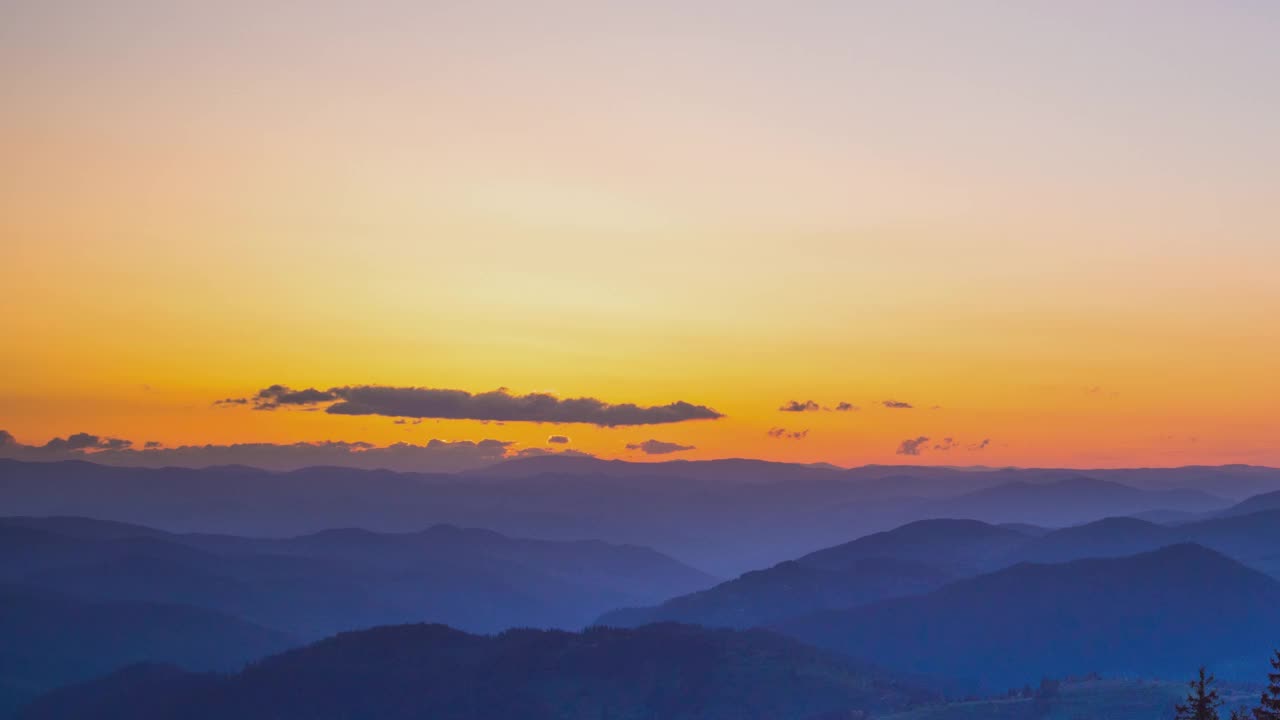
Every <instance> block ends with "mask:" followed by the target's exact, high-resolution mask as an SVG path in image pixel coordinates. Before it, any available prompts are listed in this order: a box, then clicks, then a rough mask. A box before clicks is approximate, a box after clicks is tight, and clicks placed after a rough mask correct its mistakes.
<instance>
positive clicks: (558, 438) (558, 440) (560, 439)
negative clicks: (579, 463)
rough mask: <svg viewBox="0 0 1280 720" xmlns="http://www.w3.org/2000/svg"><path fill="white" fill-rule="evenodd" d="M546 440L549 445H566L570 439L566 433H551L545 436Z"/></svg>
mask: <svg viewBox="0 0 1280 720" xmlns="http://www.w3.org/2000/svg"><path fill="white" fill-rule="evenodd" d="M547 442H548V443H549V444H551V445H568V444H569V442H570V440H569V436H568V435H552V436H551V437H549V438H547Z"/></svg>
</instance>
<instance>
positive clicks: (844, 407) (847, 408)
mask: <svg viewBox="0 0 1280 720" xmlns="http://www.w3.org/2000/svg"><path fill="white" fill-rule="evenodd" d="M861 409H862V408H860V407H858V406H857V405H854V404H853V403H849V402H841V403H840V404H838V405H836V412H857V411H859V410H861Z"/></svg>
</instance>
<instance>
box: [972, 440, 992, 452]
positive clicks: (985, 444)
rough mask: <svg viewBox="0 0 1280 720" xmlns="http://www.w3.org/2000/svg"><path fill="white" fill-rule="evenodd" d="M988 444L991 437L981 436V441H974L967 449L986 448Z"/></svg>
mask: <svg viewBox="0 0 1280 720" xmlns="http://www.w3.org/2000/svg"><path fill="white" fill-rule="evenodd" d="M990 444H991V438H983V440H982V442H979V443H974V444H972V445H970V446H969V449H970V450H986V449H987V446H988V445H990Z"/></svg>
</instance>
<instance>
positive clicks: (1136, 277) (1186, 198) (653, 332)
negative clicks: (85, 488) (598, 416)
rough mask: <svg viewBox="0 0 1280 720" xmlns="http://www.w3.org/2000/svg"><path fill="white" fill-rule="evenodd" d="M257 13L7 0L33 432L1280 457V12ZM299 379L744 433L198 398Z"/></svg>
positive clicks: (1015, 6) (200, 438)
mask: <svg viewBox="0 0 1280 720" xmlns="http://www.w3.org/2000/svg"><path fill="white" fill-rule="evenodd" d="M258 5H260V3H248V2H223V3H194V2H182V1H178V2H173V1H172V0H169V1H166V2H127V1H124V2H111V3H103V2H89V1H85V2H60V1H58V0H40V1H34V0H31V1H28V0H9V1H8V2H5V3H3V7H2V8H0V157H3V158H4V172H3V173H0V242H2V243H3V256H2V257H3V262H0V288H2V289H3V295H4V298H5V311H4V312H3V313H0V337H3V338H4V341H3V342H2V343H0V428H4V429H6V430H8V431H9V432H11V433H13V435H14V436H16V437H17V438H18V439H19V440H20V441H22V442H25V443H30V444H40V443H43V442H45V441H46V440H48V439H49V438H51V437H55V436H65V435H68V434H69V433H73V432H78V431H88V432H93V433H98V434H102V435H111V436H117V437H123V438H129V439H132V440H134V441H135V442H137V443H139V444H141V443H142V442H143V441H145V440H150V441H158V442H160V443H164V444H166V445H178V444H185V443H236V442H277V443H283V442H296V441H318V440H324V439H336V440H364V441H370V442H374V443H378V444H385V443H391V442H398V441H405V442H414V443H423V442H426V440H428V439H430V438H439V439H443V440H460V439H471V440H480V439H483V438H495V439H501V440H510V441H515V442H516V443H518V446H516V447H544V446H545V445H546V438H547V437H548V436H549V435H553V434H555V435H566V436H569V437H570V438H571V439H572V442H571V444H570V445H569V447H571V448H576V449H579V450H582V451H586V452H591V453H595V454H598V455H601V456H605V457H623V458H640V457H644V456H643V455H642V454H641V453H640V452H638V451H634V450H627V449H626V448H625V446H626V445H627V444H636V443H639V442H641V441H644V440H648V439H658V440H662V441H665V442H674V443H680V444H684V445H691V446H695V447H696V449H695V450H689V451H684V452H681V453H678V454H672V455H670V456H664V457H687V458H712V457H726V456H746V457H759V458H768V459H778V460H795V461H827V462H833V463H838V464H845V465H848V464H860V463H867V462H913V463H916V462H920V463H946V464H979V463H981V464H991V465H1009V464H1017V465H1074V466H1117V465H1179V464H1190V463H1225V462H1247V463H1255V464H1271V465H1280V442H1277V440H1278V436H1280V419H1277V411H1278V410H1280V373H1278V372H1277V369H1278V368H1280V323H1277V316H1278V315H1280V282H1278V281H1277V278H1278V277H1280V83H1277V77H1280V51H1278V50H1277V46H1276V38H1277V37H1280V4H1277V3H1271V2H1260V1H1258V0H1235V1H1231V0H1224V1H1223V2H1183V1H1180V0H1167V1H1161V2H1154V1H1153V2H1105V3H1104V2H1053V3H1050V2H982V1H976V2H965V3H957V2H941V1H939V2H875V3H872V2H865V3H859V2H794V3H781V2H742V1H735V2H728V1H726V2H693V3H690V2H667V1H665V0H658V1H655V2H645V3H633V2H628V3H622V2H605V1H602V0H589V1H588V0H583V1H581V2H523V1H514V0H513V1H510V2H474V1H473V2H457V3H453V2H370V3H325V2H307V3H288V2H280V3H265V4H264V5H269V6H270V7H268V8H263V7H258ZM275 383H282V384H286V385H289V386H291V387H294V388H306V387H311V386H315V387H318V388H322V389H323V388H329V387H333V386H347V385H365V384H374V385H390V386H412V387H428V388H456V389H462V390H467V391H470V392H483V391H489V390H493V389H495V388H499V387H506V388H510V389H511V391H512V392H513V393H520V394H523V393H528V392H535V391H546V392H551V393H555V394H556V395H559V396H561V397H578V396H589V397H595V398H599V399H601V400H604V401H606V402H611V403H625V402H634V403H639V404H642V405H650V404H666V403H669V402H672V401H676V400H684V401H687V402H691V403H696V404H700V405H707V406H710V407H713V408H715V409H716V410H718V411H719V412H722V413H724V414H725V417H724V418H722V419H719V420H713V421H708V420H702V421H691V422H681V423H673V424H667V425H658V426H645V427H622V428H600V427H596V426H593V425H587V424H570V425H556V426H553V425H546V424H536V423H523V422H508V423H505V424H503V425H494V424H487V425H486V424H482V423H480V422H476V421H468V420H432V419H428V420H425V421H424V422H422V423H421V424H417V425H414V424H396V423H395V422H394V421H393V420H392V419H391V418H389V417H381V416H358V417H345V416H335V415H332V414H326V413H322V412H304V411H298V410H277V411H275V412H262V411H255V410H252V409H249V408H248V407H247V406H238V407H215V406H214V405H213V404H212V403H213V401H214V400H217V399H220V398H225V397H246V396H252V395H253V394H254V393H255V392H256V391H257V390H259V389H260V388H264V387H267V386H269V385H272V384H275ZM791 400H798V401H806V400H814V401H815V402H817V403H819V404H821V405H826V406H834V405H835V404H836V403H838V402H842V401H843V402H849V403H852V404H854V405H857V406H859V407H861V410H859V411H857V412H846V413H837V412H825V411H821V410H819V411H816V412H807V413H783V412H779V411H778V407H779V406H781V405H782V404H783V403H785V402H787V401H791ZM886 400H897V401H902V402H908V403H910V404H912V405H913V406H914V407H913V408H912V409H891V408H887V407H884V405H883V404H882V403H883V401H886ZM777 427H781V428H786V429H788V430H789V431H802V430H808V431H809V432H808V434H807V435H806V436H805V437H803V439H786V438H774V437H770V436H769V434H768V431H769V430H770V429H771V428H777ZM918 437H929V438H931V440H930V442H929V443H928V444H927V445H925V447H928V448H929V449H928V450H925V451H924V452H922V453H921V454H920V455H918V456H903V455H899V454H897V453H896V451H897V450H898V449H899V447H900V446H901V443H902V441H903V440H906V439H910V438H918ZM944 437H952V438H955V439H956V442H957V443H958V444H959V445H961V446H962V447H968V446H970V445H973V444H978V443H980V441H981V440H983V439H988V438H989V439H990V443H989V444H988V445H987V446H986V448H985V449H984V450H981V451H970V450H964V449H962V448H957V449H955V450H952V451H947V452H943V451H941V450H933V449H932V447H933V445H934V444H935V442H936V441H937V440H940V439H941V438H944Z"/></svg>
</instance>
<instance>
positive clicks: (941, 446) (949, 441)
mask: <svg viewBox="0 0 1280 720" xmlns="http://www.w3.org/2000/svg"><path fill="white" fill-rule="evenodd" d="M955 446H956V440H955V438H942V441H941V442H939V443H937V444H935V445H934V446H933V449H934V450H942V451H944V452H945V451H947V450H950V449H951V448H953V447H955Z"/></svg>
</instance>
